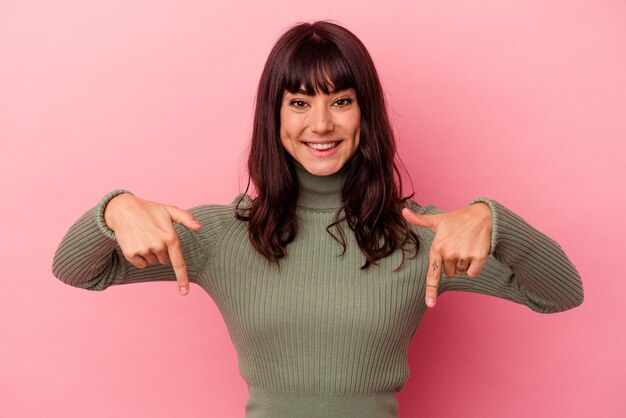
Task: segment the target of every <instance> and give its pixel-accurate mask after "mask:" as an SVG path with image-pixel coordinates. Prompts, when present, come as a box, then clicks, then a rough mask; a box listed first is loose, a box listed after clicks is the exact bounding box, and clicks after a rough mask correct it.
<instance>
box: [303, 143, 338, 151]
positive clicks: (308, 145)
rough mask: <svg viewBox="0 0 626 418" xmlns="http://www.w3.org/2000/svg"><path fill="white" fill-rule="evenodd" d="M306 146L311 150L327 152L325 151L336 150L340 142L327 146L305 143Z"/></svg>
mask: <svg viewBox="0 0 626 418" xmlns="http://www.w3.org/2000/svg"><path fill="white" fill-rule="evenodd" d="M305 144H306V145H307V147H309V148H313V149H320V150H325V149H331V148H335V147H336V146H337V144H339V142H338V141H335V142H329V143H327V144H315V143H313V142H305Z"/></svg>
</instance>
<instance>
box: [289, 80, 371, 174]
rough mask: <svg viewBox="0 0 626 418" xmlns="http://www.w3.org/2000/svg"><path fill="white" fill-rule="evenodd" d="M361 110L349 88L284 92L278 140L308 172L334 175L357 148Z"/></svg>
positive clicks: (354, 94) (354, 92)
mask: <svg viewBox="0 0 626 418" xmlns="http://www.w3.org/2000/svg"><path fill="white" fill-rule="evenodd" d="M360 123H361V109H360V108H359V104H358V103H357V101H356V91H355V90H354V89H352V88H350V89H347V90H342V91H336V92H331V93H330V94H328V95H326V94H323V93H321V92H317V93H316V94H315V96H309V95H307V94H306V92H305V91H304V89H302V90H301V91H299V92H297V93H289V92H287V91H286V92H285V93H284V94H283V102H282V105H281V107H280V140H281V142H282V144H283V146H284V147H285V149H286V150H287V152H288V153H289V154H290V155H291V156H292V157H293V158H294V159H295V160H296V161H298V162H299V163H300V164H302V165H303V166H304V168H305V169H306V170H307V171H308V172H309V173H311V174H315V175H317V176H328V175H330V174H334V173H336V172H337V171H339V170H340V169H341V167H343V165H344V164H345V163H346V162H347V161H348V160H349V159H350V158H351V157H352V156H353V155H354V153H355V152H356V150H357V148H358V147H359V134H360Z"/></svg>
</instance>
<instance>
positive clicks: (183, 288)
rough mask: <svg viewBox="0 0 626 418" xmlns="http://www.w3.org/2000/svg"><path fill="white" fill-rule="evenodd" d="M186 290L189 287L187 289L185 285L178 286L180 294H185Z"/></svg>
mask: <svg viewBox="0 0 626 418" xmlns="http://www.w3.org/2000/svg"><path fill="white" fill-rule="evenodd" d="M188 291H189V289H187V288H186V287H181V288H180V294H181V295H186V294H187V292H188Z"/></svg>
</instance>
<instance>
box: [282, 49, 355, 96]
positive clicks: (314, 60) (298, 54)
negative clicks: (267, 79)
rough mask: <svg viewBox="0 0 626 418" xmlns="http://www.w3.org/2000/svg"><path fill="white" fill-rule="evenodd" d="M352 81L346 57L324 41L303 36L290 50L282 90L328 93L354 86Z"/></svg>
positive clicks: (311, 93)
mask: <svg viewBox="0 0 626 418" xmlns="http://www.w3.org/2000/svg"><path fill="white" fill-rule="evenodd" d="M355 87H356V82H355V79H354V75H353V74H352V71H350V66H349V65H348V62H347V60H346V58H345V57H344V56H343V54H342V53H341V51H340V50H339V48H337V46H336V45H335V44H333V43H331V42H329V41H327V40H321V39H319V38H318V39H316V38H315V37H312V38H309V39H307V40H306V41H305V42H303V44H302V45H301V46H300V48H298V49H297V50H296V51H294V54H293V55H292V56H291V59H290V60H289V64H288V65H287V68H286V71H285V78H284V90H287V91H288V92H290V93H297V92H301V91H302V90H304V91H305V92H306V94H307V95H309V96H314V95H315V94H316V93H317V92H322V93H324V94H331V93H333V92H336V91H341V90H345V89H348V88H355Z"/></svg>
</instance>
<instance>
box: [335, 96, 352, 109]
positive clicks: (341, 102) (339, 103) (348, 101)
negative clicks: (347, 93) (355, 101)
mask: <svg viewBox="0 0 626 418" xmlns="http://www.w3.org/2000/svg"><path fill="white" fill-rule="evenodd" d="M335 104H336V105H337V106H339V107H344V106H348V105H349V104H352V99H350V98H349V97H346V98H343V99H337V100H336V101H335Z"/></svg>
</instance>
